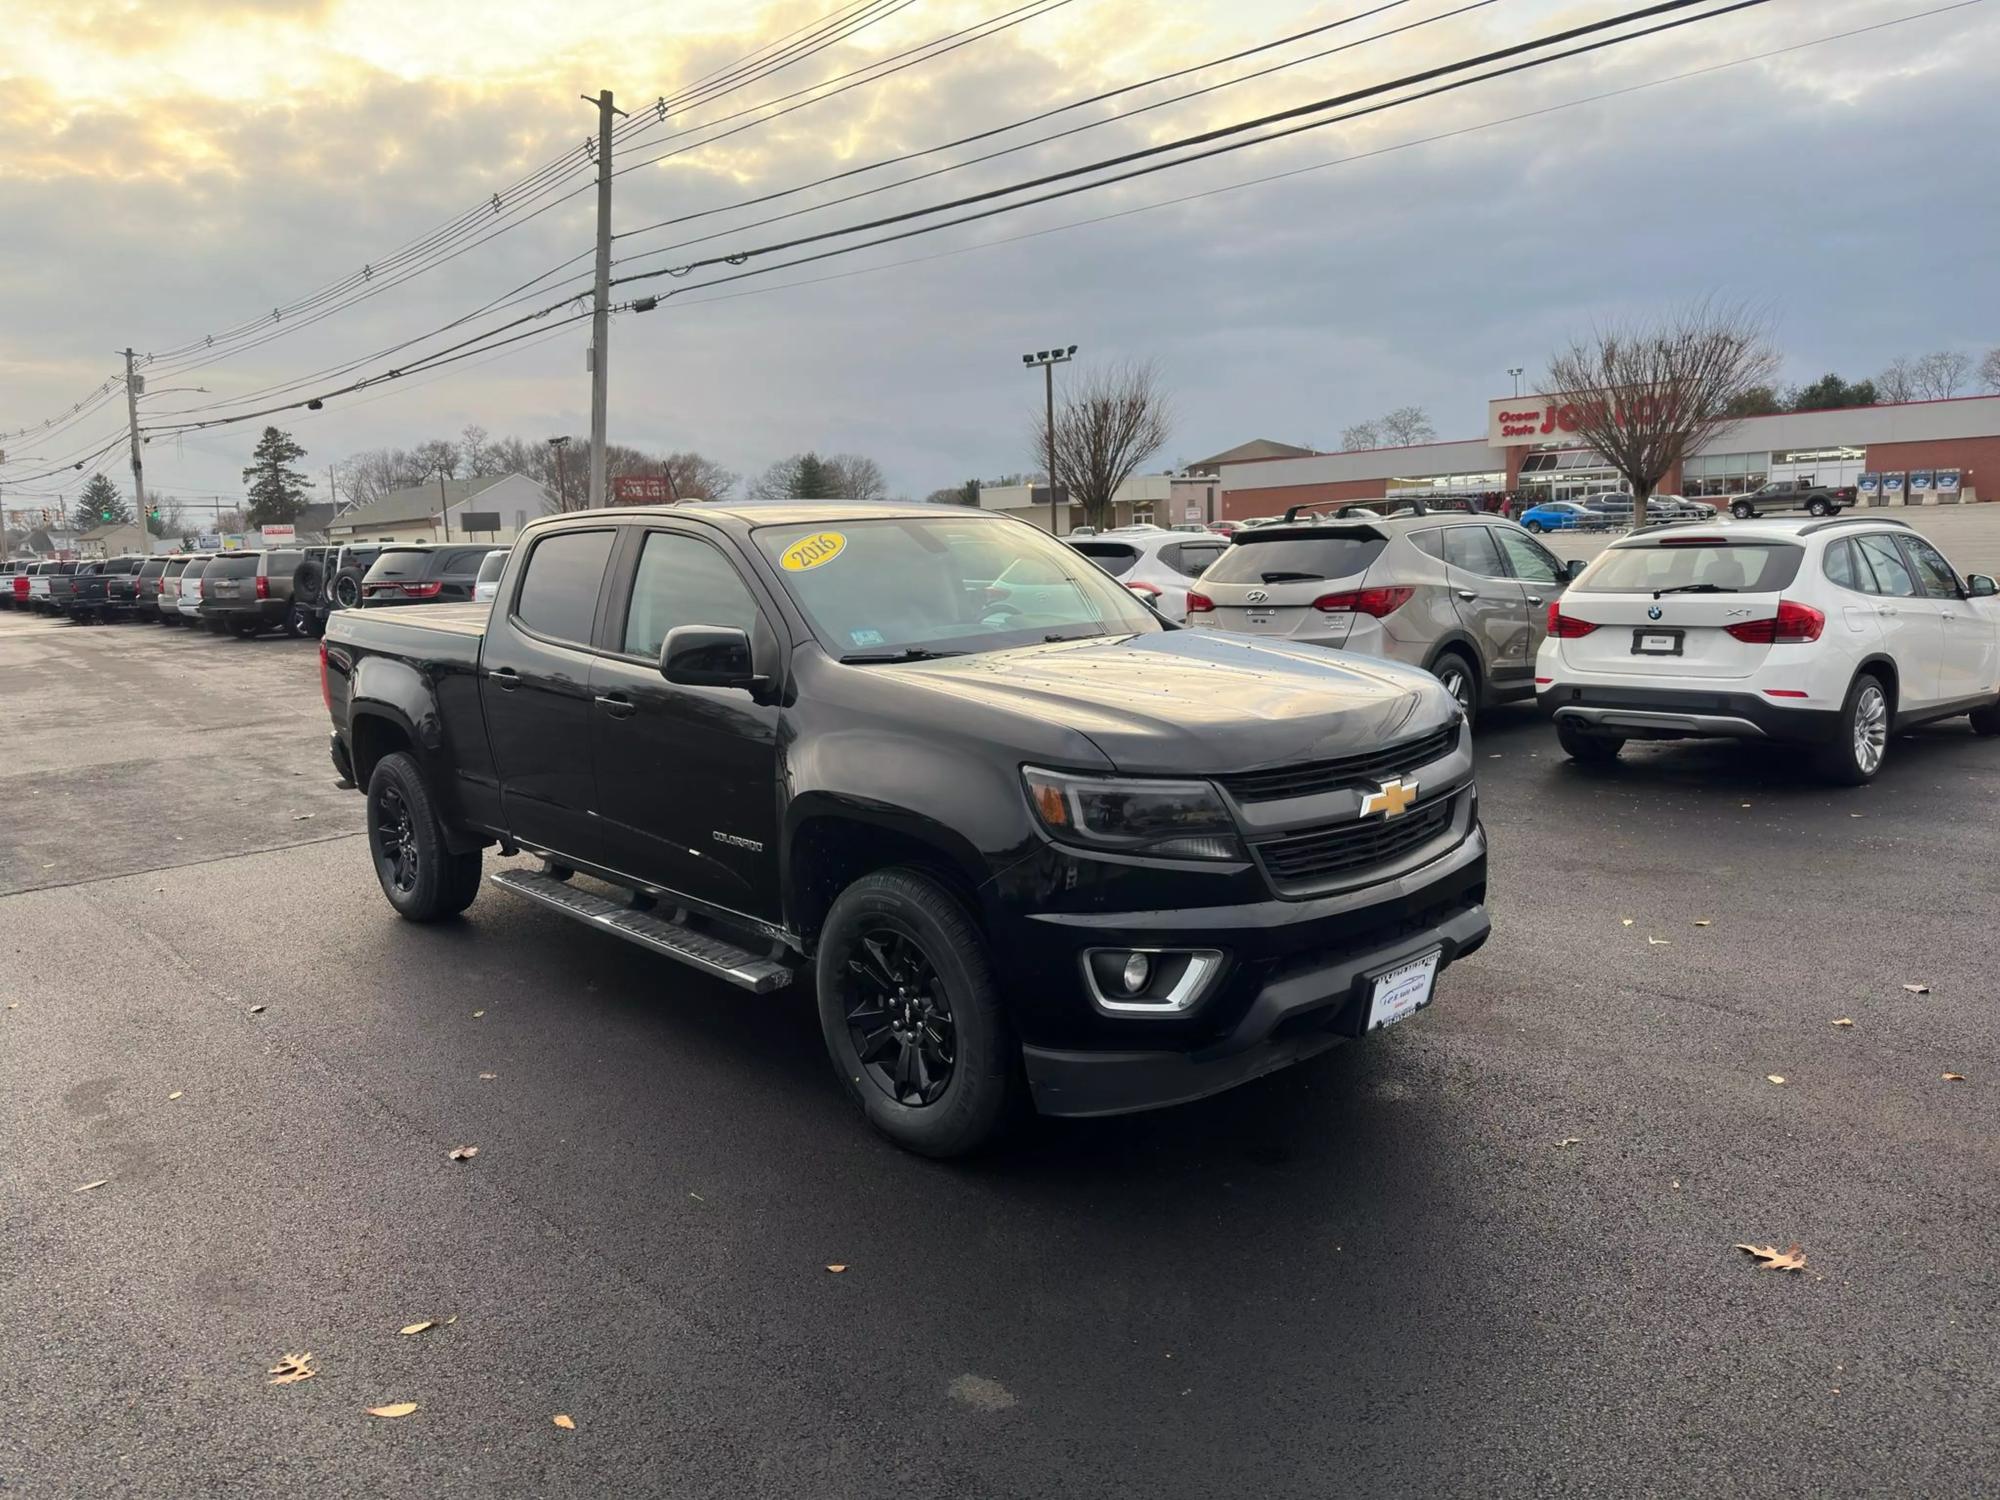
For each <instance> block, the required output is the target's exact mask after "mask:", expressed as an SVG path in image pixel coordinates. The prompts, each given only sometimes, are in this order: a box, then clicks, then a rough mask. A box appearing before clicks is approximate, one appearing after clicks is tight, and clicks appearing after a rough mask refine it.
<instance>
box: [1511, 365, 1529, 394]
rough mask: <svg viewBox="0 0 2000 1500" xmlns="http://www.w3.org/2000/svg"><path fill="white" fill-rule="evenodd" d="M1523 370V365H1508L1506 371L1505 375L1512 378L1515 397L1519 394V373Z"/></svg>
mask: <svg viewBox="0 0 2000 1500" xmlns="http://www.w3.org/2000/svg"><path fill="white" fill-rule="evenodd" d="M1525 368H1526V366H1524V365H1510V366H1509V367H1508V369H1507V373H1508V374H1509V375H1512V376H1513V377H1514V394H1515V395H1516V396H1519V395H1520V394H1521V372H1522V370H1523V369H1525Z"/></svg>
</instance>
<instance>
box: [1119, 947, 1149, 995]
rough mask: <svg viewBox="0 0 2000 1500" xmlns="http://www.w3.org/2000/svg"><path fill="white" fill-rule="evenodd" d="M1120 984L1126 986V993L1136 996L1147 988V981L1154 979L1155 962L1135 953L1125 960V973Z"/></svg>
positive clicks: (1120, 979) (1120, 977) (1120, 976)
mask: <svg viewBox="0 0 2000 1500" xmlns="http://www.w3.org/2000/svg"><path fill="white" fill-rule="evenodd" d="M1118 977H1119V982H1120V983H1121V984H1123V985H1124V986H1125V993H1126V994H1128V995H1136V994H1138V993H1139V992H1140V991H1141V990H1143V989H1144V988H1145V987H1146V981H1148V980H1149V979H1151V978H1152V977H1153V961H1152V960H1151V959H1150V958H1148V957H1146V955H1145V954H1143V953H1135V954H1133V955H1132V956H1131V957H1130V958H1128V959H1126V960H1125V972H1124V973H1122V974H1121V975H1119V976H1118Z"/></svg>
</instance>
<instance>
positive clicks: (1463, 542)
mask: <svg viewBox="0 0 2000 1500" xmlns="http://www.w3.org/2000/svg"><path fill="white" fill-rule="evenodd" d="M1444 560H1445V561H1446V562H1448V563H1450V564H1451V565H1452V566H1453V567H1454V568H1462V569H1464V570H1465V571H1466V572H1468V573H1476V574H1478V575H1479V576H1480V577H1481V578H1505V577H1506V576H1507V565H1506V564H1505V563H1503V562H1501V561H1500V549H1499V547H1498V546H1496V545H1495V544H1494V541H1493V533H1492V532H1491V531H1489V530H1488V529H1487V528H1486V527H1484V526H1453V527H1450V528H1448V529H1447V530H1446V531H1445V534H1444Z"/></svg>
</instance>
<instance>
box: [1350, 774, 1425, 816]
mask: <svg viewBox="0 0 2000 1500" xmlns="http://www.w3.org/2000/svg"><path fill="white" fill-rule="evenodd" d="M1416 800H1417V784H1416V783H1415V782H1414V781H1405V780H1403V778H1402V777H1400V776H1398V777H1397V778H1396V779H1395V780H1394V781H1385V782H1383V783H1382V786H1381V789H1380V790H1378V791H1373V792H1370V793H1368V795H1367V796H1365V797H1363V798H1362V799H1361V816H1362V817H1364V818H1372V817H1374V816H1375V814H1376V813H1380V814H1381V815H1382V816H1383V817H1385V818H1400V817H1402V815H1403V814H1404V813H1406V812H1408V811H1409V810H1410V804H1411V803H1412V802H1414V801H1416Z"/></svg>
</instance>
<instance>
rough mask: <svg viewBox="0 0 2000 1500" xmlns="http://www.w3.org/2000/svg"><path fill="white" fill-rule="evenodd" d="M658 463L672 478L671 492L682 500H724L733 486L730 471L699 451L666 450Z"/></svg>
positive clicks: (734, 478)
mask: <svg viewBox="0 0 2000 1500" xmlns="http://www.w3.org/2000/svg"><path fill="white" fill-rule="evenodd" d="M661 464H662V466H663V467H664V468H665V469H666V471H667V473H668V474H669V475H670V476H671V477H672V479H673V481H674V494H676V495H677V496H679V497H680V498H681V499H683V500H727V499H728V498H729V492H730V491H731V490H733V489H735V488H736V474H735V472H734V471H733V470H730V469H725V468H724V467H723V466H722V465H721V464H719V463H717V462H716V461H715V460H714V459H712V458H704V457H702V455H701V454H699V453H669V454H668V455H667V456H666V457H665V458H664V459H662V460H661Z"/></svg>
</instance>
